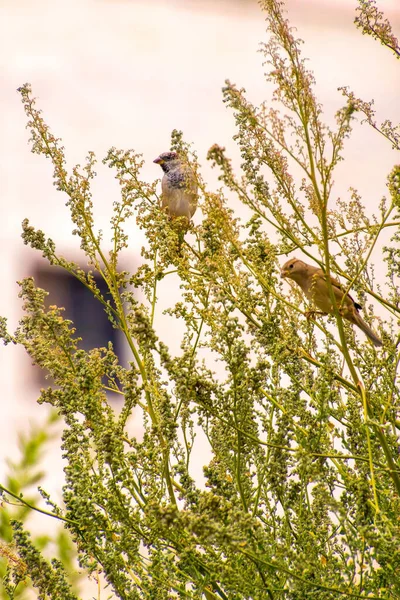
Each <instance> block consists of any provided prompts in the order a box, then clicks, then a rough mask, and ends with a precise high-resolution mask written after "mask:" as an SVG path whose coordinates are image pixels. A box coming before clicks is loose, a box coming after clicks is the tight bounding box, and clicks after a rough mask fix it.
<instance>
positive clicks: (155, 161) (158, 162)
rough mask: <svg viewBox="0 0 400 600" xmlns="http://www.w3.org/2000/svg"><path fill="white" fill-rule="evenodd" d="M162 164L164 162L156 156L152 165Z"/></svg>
mask: <svg viewBox="0 0 400 600" xmlns="http://www.w3.org/2000/svg"><path fill="white" fill-rule="evenodd" d="M163 162H164V161H163V159H162V158H160V157H159V156H157V158H155V159H154V160H153V163H156V165H162V164H163Z"/></svg>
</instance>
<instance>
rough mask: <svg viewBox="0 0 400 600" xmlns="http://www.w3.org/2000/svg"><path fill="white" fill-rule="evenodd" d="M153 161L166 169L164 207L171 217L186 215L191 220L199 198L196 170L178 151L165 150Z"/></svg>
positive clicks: (163, 191) (163, 195) (162, 196)
mask: <svg viewBox="0 0 400 600" xmlns="http://www.w3.org/2000/svg"><path fill="white" fill-rule="evenodd" d="M153 162H155V163H156V164H157V165H160V167H161V168H162V170H163V171H164V176H163V178H162V181H161V190H162V194H161V205H162V207H163V208H164V210H166V211H167V213H168V214H169V215H170V216H171V217H186V218H187V220H188V222H189V221H190V219H191V218H192V217H193V215H194V213H195V211H196V208H197V199H198V186H197V181H196V176H195V174H194V172H193V171H192V169H191V168H190V166H189V165H188V164H187V163H186V162H185V161H184V159H183V158H181V157H180V156H179V154H177V152H163V153H162V154H160V156H158V157H157V158H156V159H155V160H154V161H153Z"/></svg>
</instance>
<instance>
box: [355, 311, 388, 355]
mask: <svg viewBox="0 0 400 600" xmlns="http://www.w3.org/2000/svg"><path fill="white" fill-rule="evenodd" d="M353 318H354V323H355V324H356V325H357V326H358V327H359V328H360V329H361V331H363V332H364V333H365V335H366V336H367V338H368V339H370V340H371V342H372V343H373V345H374V346H377V347H379V346H382V340H381V339H380V338H378V336H377V335H376V333H374V332H373V331H372V329H371V327H370V326H369V325H368V324H367V323H366V322H365V321H364V319H362V318H361V316H360V315H359V314H358V312H356V311H354V314H353Z"/></svg>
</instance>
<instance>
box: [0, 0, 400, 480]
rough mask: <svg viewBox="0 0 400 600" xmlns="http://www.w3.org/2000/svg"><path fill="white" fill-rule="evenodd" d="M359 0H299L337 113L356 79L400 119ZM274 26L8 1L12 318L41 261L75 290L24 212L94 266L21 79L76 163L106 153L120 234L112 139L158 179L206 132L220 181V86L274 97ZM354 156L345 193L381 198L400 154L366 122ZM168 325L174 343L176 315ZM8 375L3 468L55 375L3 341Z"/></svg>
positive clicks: (102, 2) (328, 111)
mask: <svg viewBox="0 0 400 600" xmlns="http://www.w3.org/2000/svg"><path fill="white" fill-rule="evenodd" d="M355 5H356V2H355V0H354V1H353V0H335V2H332V1H331V0H314V1H312V0H291V1H289V2H288V3H287V7H288V11H289V12H288V16H289V19H290V20H291V22H292V24H293V25H294V26H296V27H297V29H298V36H299V37H301V38H302V39H304V41H305V45H304V47H303V53H304V56H307V57H308V58H309V59H310V62H309V66H310V68H311V69H312V70H313V71H314V73H315V77H316V80H317V86H316V93H317V97H318V98H319V100H320V101H321V102H322V104H323V106H324V116H325V118H326V121H327V122H328V123H332V122H333V116H334V114H335V111H336V110H337V109H338V108H339V107H340V106H341V104H342V96H341V94H340V93H339V92H338V91H337V88H338V86H342V85H349V86H350V87H351V88H352V89H353V90H354V91H355V93H356V94H357V95H358V96H360V97H362V98H363V99H365V100H370V99H371V98H374V99H375V106H376V110H377V114H378V120H380V119H381V120H383V119H385V118H389V119H392V120H393V121H394V122H398V121H399V120H400V119H399V117H400V102H399V100H400V85H399V71H398V69H399V63H398V62H397V61H396V60H395V58H394V57H392V56H391V54H390V52H389V51H388V50H386V49H385V48H383V47H381V46H380V45H379V44H378V43H376V42H374V41H373V40H372V39H371V38H369V37H365V36H362V35H361V33H360V32H358V31H357V30H356V29H355V27H354V25H353V20H354V8H355ZM381 6H382V8H383V9H384V10H386V14H387V16H388V17H389V18H391V20H392V23H393V26H394V28H395V30H397V32H400V6H399V2H398V0H391V1H389V0H386V1H384V0H383V1H382V2H381ZM265 39H266V38H265V22H264V17H263V14H262V13H261V11H260V9H259V7H258V5H257V3H256V2H255V1H253V0H210V1H207V0H204V1H203V0H197V1H190V0H186V1H185V0H181V1H179V0H175V1H173V0H165V1H161V0H158V1H157V0H147V1H145V0H120V1H119V0H69V1H68V2H64V1H63V0H47V1H46V0H36V1H35V2H31V0H1V2H0V62H1V75H0V77H1V88H0V89H1V93H0V118H1V135H0V210H1V215H0V277H1V294H0V314H1V315H4V316H7V317H8V318H9V323H10V329H13V328H14V327H15V326H16V325H17V322H18V319H19V318H20V316H21V304H20V301H19V299H18V298H17V294H18V286H17V284H16V281H17V280H18V279H21V278H22V277H24V276H28V275H32V274H39V276H40V277H41V278H42V279H41V281H42V282H44V287H45V286H46V284H48V285H49V286H50V287H52V290H53V293H54V294H56V295H57V293H58V296H59V297H60V304H62V303H63V300H62V299H61V298H63V297H64V290H65V289H66V288H65V285H66V284H65V281H64V282H63V280H61V279H52V275H51V274H49V272H48V271H46V269H45V268H44V265H43V262H41V259H40V257H39V256H38V255H37V254H36V253H35V252H34V251H33V250H30V249H28V248H26V247H25V246H24V245H23V243H22V240H21V238H20V232H21V221H22V220H23V219H24V218H25V217H28V218H29V219H30V221H31V224H32V225H34V226H36V227H38V228H41V229H43V230H44V231H45V233H46V235H47V236H49V237H51V238H52V239H53V240H54V241H55V243H56V245H57V248H58V251H59V252H60V253H61V254H63V255H64V256H65V257H67V258H70V259H71V260H76V261H77V262H81V263H82V266H85V264H84V259H83V257H82V256H81V255H80V252H79V241H78V239H77V238H76V237H73V236H72V235H71V229H72V227H71V224H70V221H69V218H68V209H67V208H66V207H65V202H66V198H65V197H63V196H62V194H60V193H59V192H57V191H56V190H55V188H54V187H53V185H52V179H51V177H52V167H51V164H50V162H49V161H46V160H45V159H44V158H43V157H39V156H37V155H33V154H31V153H30V148H29V145H28V138H29V132H28V131H26V130H25V124H26V118H25V114H24V111H23V109H22V106H21V103H20V99H19V94H18V93H17V92H16V89H17V88H18V87H19V86H20V85H22V84H23V83H25V82H30V83H31V84H32V88H33V95H34V96H36V97H37V98H38V100H37V106H38V107H39V108H41V109H42V110H43V115H44V118H45V120H46V122H47V123H48V124H49V125H50V127H51V129H52V132H53V133H54V134H55V135H56V136H57V137H61V138H62V140H63V144H64V146H65V148H66V155H67V160H68V166H69V167H71V166H72V165H73V164H74V163H83V161H84V158H85V156H86V153H87V151H88V150H93V151H94V152H95V153H96V154H97V156H98V159H99V162H100V164H99V165H98V169H97V171H98V178H97V182H96V183H95V185H94V189H93V192H94V204H95V217H96V225H97V228H101V229H103V230H104V232H105V235H104V239H105V240H107V239H108V238H109V237H110V236H109V235H108V231H109V230H108V221H109V217H110V214H111V206H112V202H113V199H114V198H115V197H116V194H118V186H117V185H116V183H115V181H114V180H113V176H112V172H111V171H110V170H109V169H107V168H105V167H103V166H102V165H101V159H102V158H103V157H104V155H105V154H106V151H107V149H108V148H109V147H111V146H117V147H121V148H134V149H135V150H136V151H138V152H141V153H143V155H144V158H145V160H146V164H145V167H144V171H143V174H144V177H145V178H146V179H147V180H148V181H152V180H154V179H156V178H159V177H160V175H161V171H160V169H159V167H158V166H157V165H154V164H153V162H152V160H153V159H154V158H155V157H156V156H157V155H158V154H159V153H160V152H162V151H165V150H168V149H169V142H170V133H171V130H172V129H174V128H177V129H182V130H183V132H184V136H185V139H186V140H187V141H190V142H193V144H194V148H195V149H196V150H197V152H198V156H199V159H200V162H201V163H202V164H203V174H204V177H205V179H206V180H207V181H209V183H210V185H211V187H213V186H214V187H216V185H217V184H216V173H215V172H214V171H211V169H210V168H209V166H208V165H207V164H206V161H205V156H206V153H207V150H208V148H209V147H210V146H211V145H212V144H213V143H219V144H220V145H223V146H226V147H227V149H228V150H229V152H230V153H231V155H232V156H233V157H234V159H235V161H236V164H239V160H238V152H237V149H236V148H235V145H234V142H233V141H232V136H233V134H234V122H233V116H232V114H231V113H230V111H229V110H227V109H226V108H225V106H224V105H223V104H222V101H221V100H222V94H221V87H222V86H223V84H224V80H225V79H226V78H229V79H230V80H232V81H234V82H236V83H237V84H238V85H239V86H244V87H245V88H246V90H247V93H248V97H249V99H250V100H252V101H253V102H255V103H258V102H260V101H261V100H264V99H266V98H269V97H270V93H271V89H270V87H269V86H268V85H267V84H266V82H265V80H264V77H263V72H264V68H263V66H262V60H263V57H262V55H260V54H258V53H257V50H258V47H259V43H260V42H261V41H262V40H265ZM345 157H346V161H345V162H343V163H341V165H340V166H339V168H338V171H337V178H336V183H337V187H336V190H335V195H336V196H339V195H340V196H342V197H345V196H346V194H347V193H348V189H349V187H350V186H354V187H357V188H358V189H359V191H360V192H361V193H362V194H363V196H364V201H365V202H366V203H367V204H368V205H369V206H370V207H371V209H372V208H374V207H376V206H377V205H378V203H379V200H380V198H381V197H382V195H383V194H384V193H385V176H386V175H387V173H388V172H389V171H390V169H391V167H392V166H393V164H395V162H396V160H397V161H398V158H396V156H395V154H394V152H393V151H391V149H390V147H389V145H388V144H386V143H384V141H383V140H382V139H380V137H379V136H378V135H377V134H374V133H373V132H372V131H370V130H369V129H368V128H366V127H365V126H364V127H361V126H357V125H356V127H355V133H354V136H353V137H352V139H351V140H350V141H349V142H348V145H347V147H346V151H345ZM197 219H201V214H200V213H199V212H197V214H196V215H195V219H194V220H195V222H196V221H197ZM129 231H130V234H131V246H130V250H129V252H128V253H126V255H125V264H124V267H125V268H134V267H135V265H137V264H138V262H139V260H140V256H139V255H140V247H141V245H142V242H143V240H142V238H141V234H140V232H138V231H137V230H136V229H135V224H134V221H133V220H132V222H131V225H130V230H129ZM46 278H47V279H46ZM63 286H64V287H63ZM68 289H69V288H68ZM77 293H78V292H77ZM165 293H166V294H167V295H168V299H169V300H171V302H172V300H173V299H174V297H175V296H176V294H177V293H178V292H177V291H176V290H175V289H172V288H171V287H170V288H169V289H168V290H167V291H166V292H165ZM68 294H69V295H70V296H71V297H70V299H69V300H68V301H69V302H70V304H71V307H70V308H71V310H75V314H76V313H77V312H78V313H79V306H81V307H82V306H83V304H82V302H81V300H80V299H79V298H78V297H77V296H76V294H75V292H74V291H72V292H71V290H70V289H69V291H68ZM74 306H75V308H74ZM77 306H78V309H77V308H76V307H77ZM82 311H83V308H82V309H81V316H82V314H83V312H82ZM89 313H90V309H89ZM89 313H88V314H89ZM96 318H97V317H96ZM88 319H89V317H85V318H84V319H83V320H84V321H85V320H86V324H87V329H88V331H89V333H90V330H93V328H94V327H95V325H93V323H92V322H91V321H89V320H88ZM95 322H96V319H95ZM159 324H160V327H161V328H162V336H163V338H164V340H165V341H167V342H168V341H169V336H170V332H169V331H168V325H164V324H163V323H162V322H161V321H160V322H159ZM0 377H1V382H2V397H1V415H2V417H1V419H0V455H1V457H2V458H1V461H0V480H1V477H3V474H4V469H5V466H4V458H5V457H6V456H7V455H8V456H13V455H15V450H16V439H17V431H19V430H21V429H26V428H27V427H28V425H29V422H30V421H31V420H32V419H35V420H37V421H41V422H44V412H45V410H46V409H45V407H38V406H37V405H36V402H35V401H36V398H37V397H38V393H39V388H40V386H41V385H42V382H41V381H40V377H39V376H38V373H37V371H35V370H34V369H33V368H32V367H31V365H30V360H29V359H28V358H27V357H26V356H25V355H24V353H23V351H22V350H21V349H19V348H14V347H10V346H9V347H7V348H3V347H1V348H0ZM46 468H47V470H48V472H49V473H50V474H51V475H50V477H49V481H48V484H47V485H46V488H47V489H49V491H51V492H52V491H53V490H56V489H57V488H58V487H59V485H60V481H61V478H62V472H61V469H60V457H59V456H58V455H57V452H55V453H52V455H51V457H49V458H48V459H46Z"/></svg>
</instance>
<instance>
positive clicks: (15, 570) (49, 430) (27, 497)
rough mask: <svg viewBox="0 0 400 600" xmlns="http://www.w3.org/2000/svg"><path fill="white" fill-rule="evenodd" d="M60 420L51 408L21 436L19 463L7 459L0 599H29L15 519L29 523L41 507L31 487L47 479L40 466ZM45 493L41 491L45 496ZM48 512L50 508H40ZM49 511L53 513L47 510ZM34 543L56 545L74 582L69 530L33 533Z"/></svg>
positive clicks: (0, 523)
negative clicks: (42, 420) (41, 421)
mask: <svg viewBox="0 0 400 600" xmlns="http://www.w3.org/2000/svg"><path fill="white" fill-rule="evenodd" d="M57 422H58V417H57V414H56V413H55V412H54V411H52V412H51V413H50V414H49V416H48V418H47V420H46V422H45V424H44V425H43V426H42V427H39V426H38V425H35V426H33V427H31V430H30V431H29V433H28V434H22V433H21V434H20V435H19V448H20V453H21V457H20V459H19V460H18V461H17V462H16V461H15V460H14V461H13V460H8V461H7V463H8V464H7V466H8V473H9V474H8V475H7V478H6V482H5V485H4V486H3V485H1V486H0V493H1V494H2V498H3V502H2V506H1V511H0V540H1V541H0V598H4V599H8V598H15V599H17V598H18V599H21V600H23V599H24V598H27V597H28V595H27V592H28V590H29V589H30V587H31V580H30V577H29V575H30V571H29V570H28V568H27V565H26V563H25V561H24V558H23V555H22V554H18V553H17V552H16V548H15V545H14V544H13V534H12V522H13V521H16V522H18V523H19V527H21V525H22V523H23V524H24V525H25V526H27V525H29V523H28V521H29V517H30V516H31V515H32V509H35V510H41V509H38V500H39V496H38V494H34V493H32V491H31V490H32V487H33V486H37V485H38V483H39V482H41V481H42V480H43V478H44V475H45V472H44V471H43V470H42V469H40V463H41V462H42V460H43V455H44V453H45V452H46V446H47V445H48V444H49V443H50V442H51V441H52V440H53V439H54V431H53V430H54V425H55V423H57ZM43 494H44V492H43V491H42V495H43ZM41 512H44V513H45V514H46V512H47V511H41ZM47 514H50V513H47ZM33 541H34V544H35V546H36V548H37V549H38V550H40V551H46V552H48V550H49V548H50V547H51V548H52V550H53V551H54V548H56V551H57V556H58V558H59V559H60V560H62V562H63V564H64V566H65V568H66V569H68V570H69V573H70V578H71V581H72V582H75V581H76V579H77V577H76V575H75V574H74V565H73V560H74V555H75V553H74V547H73V545H72V542H71V540H70V535H69V533H68V532H67V531H66V530H65V529H64V528H62V527H61V525H60V526H59V527H57V528H56V530H55V532H54V533H51V534H50V532H46V534H43V535H35V536H34V540H33Z"/></svg>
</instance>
